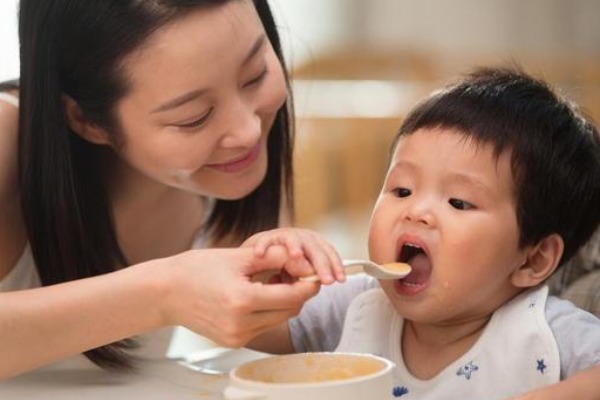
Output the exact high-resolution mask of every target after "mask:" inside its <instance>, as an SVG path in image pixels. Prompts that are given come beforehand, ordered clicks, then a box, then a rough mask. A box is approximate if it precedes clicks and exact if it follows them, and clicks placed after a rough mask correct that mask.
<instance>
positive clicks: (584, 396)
mask: <svg viewBox="0 0 600 400" xmlns="http://www.w3.org/2000/svg"><path fill="white" fill-rule="evenodd" d="M565 399H577V400H598V399H600V365H598V366H596V367H593V368H590V369H588V370H585V371H581V372H579V373H577V374H575V375H573V376H571V377H569V378H567V379H565V380H564V381H560V382H558V383H555V384H553V385H548V386H545V387H543V388H540V389H536V390H533V391H531V392H528V393H526V394H524V395H522V396H518V397H514V398H512V399H510V400H565Z"/></svg>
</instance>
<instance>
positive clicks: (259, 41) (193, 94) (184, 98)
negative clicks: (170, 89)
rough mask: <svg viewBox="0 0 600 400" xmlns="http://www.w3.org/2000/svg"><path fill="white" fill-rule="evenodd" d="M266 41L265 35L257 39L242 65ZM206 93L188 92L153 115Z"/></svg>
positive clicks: (166, 103) (161, 107)
mask: <svg viewBox="0 0 600 400" xmlns="http://www.w3.org/2000/svg"><path fill="white" fill-rule="evenodd" d="M266 41H267V40H266V36H265V35H264V34H261V35H260V36H259V37H258V38H257V39H256V41H255V42H254V44H253V45H252V47H251V48H250V51H248V54H246V57H244V61H243V63H242V64H247V63H248V62H249V61H250V60H251V59H252V58H253V57H254V56H256V54H257V53H258V52H259V51H260V49H261V48H262V47H263V46H264V44H265V43H266ZM205 92H206V89H200V90H193V91H191V92H188V93H186V94H183V95H181V96H178V97H176V98H174V99H171V100H168V101H166V102H165V103H163V104H162V105H160V106H158V107H157V108H155V109H154V110H152V112H151V114H155V113H158V112H163V111H167V110H171V109H173V108H176V107H179V106H181V105H183V104H185V103H188V102H190V101H192V100H195V99H197V98H198V97H200V96H202V95H203V94H204V93H205Z"/></svg>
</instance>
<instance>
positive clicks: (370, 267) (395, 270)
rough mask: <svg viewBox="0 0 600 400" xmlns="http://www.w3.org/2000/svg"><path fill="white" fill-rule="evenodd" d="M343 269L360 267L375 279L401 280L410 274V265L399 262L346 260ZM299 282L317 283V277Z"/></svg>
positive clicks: (307, 277)
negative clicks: (379, 262)
mask: <svg viewBox="0 0 600 400" xmlns="http://www.w3.org/2000/svg"><path fill="white" fill-rule="evenodd" d="M342 265H343V266H344V267H354V266H362V268H363V271H365V273H367V274H369V275H371V276H372V277H374V278H377V279H402V278H404V277H405V276H406V275H408V274H410V271H411V268H410V265H408V264H406V263H401V262H394V263H387V264H377V263H374V262H373V261H370V260H360V259H347V260H342ZM300 280H301V281H308V282H317V281H319V277H318V276H317V275H311V276H305V277H303V278H300Z"/></svg>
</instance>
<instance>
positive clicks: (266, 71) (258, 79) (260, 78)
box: [244, 67, 269, 87]
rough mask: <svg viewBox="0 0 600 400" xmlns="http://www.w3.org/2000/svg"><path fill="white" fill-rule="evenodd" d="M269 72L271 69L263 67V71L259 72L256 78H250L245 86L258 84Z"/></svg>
mask: <svg viewBox="0 0 600 400" xmlns="http://www.w3.org/2000/svg"><path fill="white" fill-rule="evenodd" d="M268 73H269V69H268V68H266V67H265V69H263V70H262V71H261V73H260V74H258V76H256V77H255V78H253V79H251V80H249V81H248V82H246V83H245V84H244V87H248V86H252V85H256V84H257V83H260V82H262V81H263V80H264V79H265V77H266V76H267V74H268Z"/></svg>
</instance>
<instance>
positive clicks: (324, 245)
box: [242, 228, 346, 285]
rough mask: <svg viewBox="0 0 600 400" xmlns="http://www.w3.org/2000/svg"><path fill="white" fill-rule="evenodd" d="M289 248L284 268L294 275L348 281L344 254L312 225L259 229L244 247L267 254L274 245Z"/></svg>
mask: <svg viewBox="0 0 600 400" xmlns="http://www.w3.org/2000/svg"><path fill="white" fill-rule="evenodd" d="M275 245H281V246H284V247H285V248H286V249H287V252H288V256H289V260H288V262H286V264H285V265H284V271H285V273H287V274H288V275H289V276H291V277H293V278H298V277H303V276H309V275H317V276H318V277H319V280H320V281H321V283H323V284H326V285H327V284H331V283H333V282H336V281H337V282H344V281H345V279H346V275H345V273H344V268H343V267H342V261H341V259H340V256H339V255H338V253H337V251H336V250H335V249H334V247H333V246H332V245H331V244H330V243H329V242H327V240H325V239H324V238H323V237H322V236H321V235H320V234H318V233H317V232H314V231H311V230H308V229H299V228H279V229H273V230H270V231H265V232H259V233H257V234H255V235H253V236H252V237H250V238H249V239H247V240H246V241H245V242H244V243H243V244H242V247H253V248H254V253H255V255H257V256H263V255H264V254H265V253H266V251H267V249H268V248H269V247H270V246H275Z"/></svg>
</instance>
